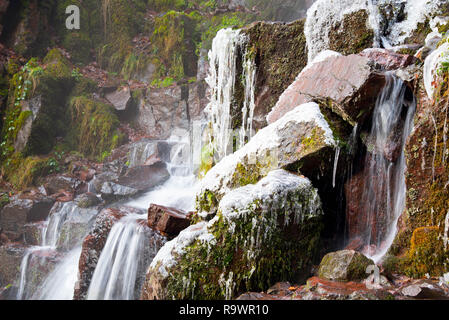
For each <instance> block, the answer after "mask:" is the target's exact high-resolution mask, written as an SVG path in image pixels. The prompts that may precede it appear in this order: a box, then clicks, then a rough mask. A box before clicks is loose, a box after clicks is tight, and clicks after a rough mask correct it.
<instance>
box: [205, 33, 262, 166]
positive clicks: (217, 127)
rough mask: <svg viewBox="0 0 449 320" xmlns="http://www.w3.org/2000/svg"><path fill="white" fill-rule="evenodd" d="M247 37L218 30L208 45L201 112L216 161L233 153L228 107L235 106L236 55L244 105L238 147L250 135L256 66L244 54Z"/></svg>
mask: <svg viewBox="0 0 449 320" xmlns="http://www.w3.org/2000/svg"><path fill="white" fill-rule="evenodd" d="M246 43H247V37H246V35H244V34H242V33H241V32H240V30H232V29H230V28H228V29H222V30H220V31H219V32H218V33H217V35H216V37H215V38H214V40H213V43H212V49H211V50H210V52H209V61H210V69H209V75H208V77H207V78H206V82H207V84H208V85H209V87H210V88H211V99H210V102H209V104H208V105H207V107H206V109H205V111H206V113H207V114H208V117H209V121H210V123H211V126H212V137H213V139H211V140H212V143H213V146H214V150H215V155H216V157H217V160H221V159H223V158H224V157H225V156H227V155H229V154H231V153H232V152H233V144H234V141H233V132H232V117H231V113H232V106H233V103H235V99H234V93H235V85H236V81H237V76H238V74H237V72H238V66H237V61H238V57H239V54H241V55H242V57H243V65H242V69H243V71H242V79H243V83H242V85H243V87H244V101H243V106H242V107H241V108H239V109H241V110H242V126H241V128H240V131H239V133H238V136H239V137H238V138H239V140H238V141H239V143H240V145H239V147H241V146H242V145H243V144H244V143H245V140H246V139H245V137H248V136H249V138H250V137H251V135H252V122H253V116H254V108H255V102H254V99H255V98H254V93H255V78H256V66H255V62H254V60H253V59H252V57H250V55H249V54H248V53H247V52H246V49H245V48H244V47H246Z"/></svg>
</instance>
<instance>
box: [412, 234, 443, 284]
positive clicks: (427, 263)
mask: <svg viewBox="0 0 449 320" xmlns="http://www.w3.org/2000/svg"><path fill="white" fill-rule="evenodd" d="M439 234H440V231H439V228H438V227H421V228H417V229H416V230H415V231H414V232H413V235H412V239H411V242H410V243H411V246H410V250H409V252H408V255H407V260H406V261H405V262H404V263H405V273H406V274H407V275H408V276H410V277H416V278H420V277H424V276H425V275H426V274H429V275H431V276H441V275H442V274H443V273H444V272H445V269H446V268H445V267H444V265H445V262H446V261H445V260H446V259H447V257H448V256H447V255H446V254H445V252H444V245H443V241H442V240H441V239H440V236H439Z"/></svg>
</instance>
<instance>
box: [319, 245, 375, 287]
mask: <svg viewBox="0 0 449 320" xmlns="http://www.w3.org/2000/svg"><path fill="white" fill-rule="evenodd" d="M370 265H375V263H374V261H372V260H371V259H368V258H367V257H365V256H364V255H363V254H361V253H360V252H357V251H354V250H342V251H337V252H331V253H328V254H327V255H325V256H324V258H323V260H321V263H320V267H319V269H318V276H319V277H320V278H324V279H328V280H334V281H358V280H363V279H365V278H367V277H368V274H367V273H366V269H367V267H368V266H370Z"/></svg>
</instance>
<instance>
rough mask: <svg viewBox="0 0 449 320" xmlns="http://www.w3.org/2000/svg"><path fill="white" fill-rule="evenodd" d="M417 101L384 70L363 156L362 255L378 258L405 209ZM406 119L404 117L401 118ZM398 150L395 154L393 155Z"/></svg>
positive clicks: (401, 83)
mask: <svg viewBox="0 0 449 320" xmlns="http://www.w3.org/2000/svg"><path fill="white" fill-rule="evenodd" d="M415 107H416V102H415V100H414V99H413V101H407V99H406V86H405V84H404V82H403V81H402V80H400V79H398V78H396V77H394V76H393V75H392V74H390V73H387V83H386V86H385V88H384V89H383V90H382V92H381V94H380V96H379V98H378V100H377V103H376V107H375V110H374V115H373V125H372V128H371V133H370V136H369V138H368V141H371V143H372V144H373V145H374V147H373V148H374V150H373V152H372V154H368V155H367V157H366V159H365V163H366V164H365V171H364V179H365V184H364V192H363V196H362V197H361V199H360V200H359V201H360V203H359V208H360V212H359V214H363V215H364V218H365V220H364V221H365V228H364V229H365V232H364V235H363V238H364V239H363V240H364V243H365V244H366V247H365V250H364V251H365V254H367V255H368V256H369V257H370V258H372V259H373V260H374V261H375V262H377V261H379V260H380V259H381V258H382V257H383V256H384V255H385V254H386V252H387V251H388V249H389V248H390V246H391V244H392V243H393V240H394V237H395V235H396V230H397V222H398V219H399V217H400V215H401V214H402V212H403V210H404V208H405V196H406V185H405V170H406V160H405V154H404V148H405V143H406V141H407V138H408V136H409V135H410V133H411V130H412V125H413V116H414V112H415ZM404 118H405V119H404ZM395 153H398V155H396V156H395V155H393V154H395Z"/></svg>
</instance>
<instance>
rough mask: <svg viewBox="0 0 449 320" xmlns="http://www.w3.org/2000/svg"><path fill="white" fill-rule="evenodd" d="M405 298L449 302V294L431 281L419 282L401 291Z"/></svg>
mask: <svg viewBox="0 0 449 320" xmlns="http://www.w3.org/2000/svg"><path fill="white" fill-rule="evenodd" d="M401 293H402V294H403V295H404V296H407V297H410V298H414V299H432V300H448V299H449V294H447V293H446V292H445V291H444V290H443V289H442V288H440V287H438V286H437V285H436V284H434V283H433V282H431V281H427V280H418V281H416V282H415V283H413V284H410V285H406V286H404V287H403V288H402V289H401Z"/></svg>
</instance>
